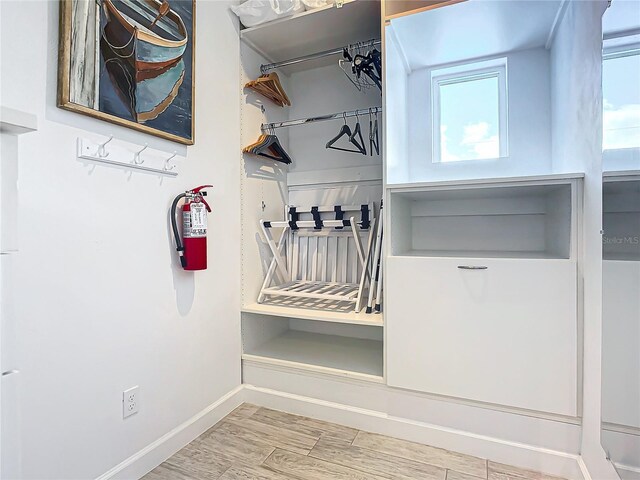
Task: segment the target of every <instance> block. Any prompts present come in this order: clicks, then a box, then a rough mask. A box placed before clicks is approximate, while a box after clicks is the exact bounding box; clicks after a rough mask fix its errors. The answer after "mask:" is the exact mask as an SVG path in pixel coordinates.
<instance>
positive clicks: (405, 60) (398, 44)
mask: <svg viewBox="0 0 640 480" xmlns="http://www.w3.org/2000/svg"><path fill="white" fill-rule="evenodd" d="M385 27H386V28H385V31H387V32H389V37H391V38H392V39H393V44H394V45H395V47H396V49H397V50H398V52H399V53H400V60H402V65H403V66H404V70H405V72H406V74H407V75H411V73H412V72H413V69H412V68H411V65H410V64H409V57H408V56H407V52H406V51H405V49H404V47H403V45H402V42H401V41H400V38H399V37H398V34H397V33H396V31H395V28H394V27H393V23H392V22H389V23H388V24H387V25H385Z"/></svg>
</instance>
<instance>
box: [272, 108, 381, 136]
mask: <svg viewBox="0 0 640 480" xmlns="http://www.w3.org/2000/svg"><path fill="white" fill-rule="evenodd" d="M369 113H372V114H377V113H382V107H371V108H363V109H362V110H351V111H349V112H338V113H331V114H329V115H322V116H320V117H311V118H300V119H298V120H287V121H284V122H275V123H263V124H262V127H261V129H262V131H263V132H266V131H268V130H273V129H276V128H282V127H293V126H294V125H306V124H308V123H315V122H324V121H325V120H336V119H338V118H349V117H356V116H360V115H362V116H365V115H368V114H369Z"/></svg>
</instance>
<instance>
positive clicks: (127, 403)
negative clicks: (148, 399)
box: [122, 385, 140, 418]
mask: <svg viewBox="0 0 640 480" xmlns="http://www.w3.org/2000/svg"><path fill="white" fill-rule="evenodd" d="M139 390H140V387H138V386H137V385H136V386H135V387H131V388H129V389H127V390H125V391H124V392H122V418H127V417H130V416H131V415H133V414H134V413H138V408H139V406H140V398H139V393H140V392H139Z"/></svg>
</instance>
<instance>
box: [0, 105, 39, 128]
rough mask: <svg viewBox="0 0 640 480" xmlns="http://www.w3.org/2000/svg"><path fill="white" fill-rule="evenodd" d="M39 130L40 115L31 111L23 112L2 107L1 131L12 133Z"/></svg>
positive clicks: (0, 113) (0, 117)
mask: <svg viewBox="0 0 640 480" xmlns="http://www.w3.org/2000/svg"><path fill="white" fill-rule="evenodd" d="M36 130H38V117H36V116H35V115H33V114H31V113H27V112H23V111H22V110H16V109H14V108H9V107H4V106H1V107H0V132H1V133H8V134H10V135H20V134H23V133H29V132H34V131H36Z"/></svg>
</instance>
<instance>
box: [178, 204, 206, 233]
mask: <svg viewBox="0 0 640 480" xmlns="http://www.w3.org/2000/svg"><path fill="white" fill-rule="evenodd" d="M189 206H190V207H191V210H190V211H188V212H183V219H182V220H183V223H182V225H183V229H184V230H183V235H184V237H185V238H199V237H206V236H207V209H206V208H205V206H204V203H198V202H193V203H191V204H190V205H189Z"/></svg>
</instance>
